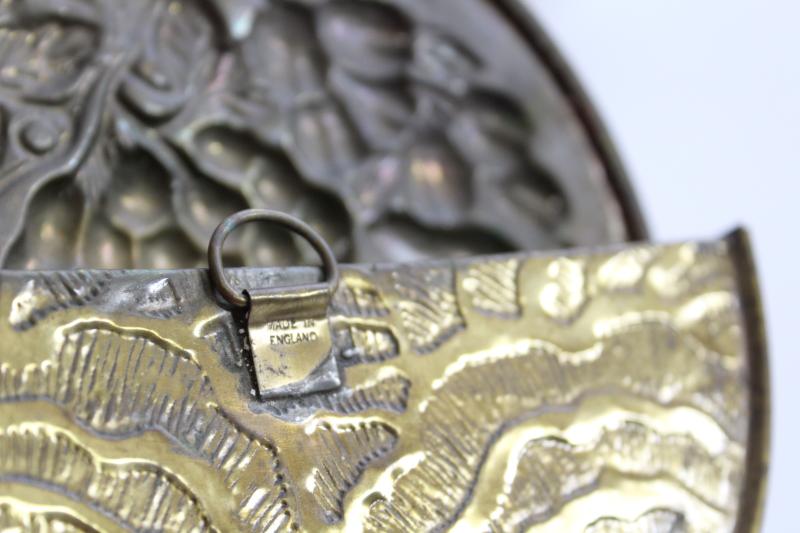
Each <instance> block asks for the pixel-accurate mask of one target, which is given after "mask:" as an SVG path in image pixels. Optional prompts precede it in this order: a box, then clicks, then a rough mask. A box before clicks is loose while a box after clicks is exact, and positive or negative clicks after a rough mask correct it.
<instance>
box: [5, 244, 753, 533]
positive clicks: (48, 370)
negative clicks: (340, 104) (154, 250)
mask: <svg viewBox="0 0 800 533" xmlns="http://www.w3.org/2000/svg"><path fill="white" fill-rule="evenodd" d="M225 274H226V276H227V277H228V279H230V280H231V282H232V283H233V285H234V286H235V287H237V288H239V289H241V288H244V287H264V288H268V287H278V286H292V285H297V284H303V283H313V282H318V281H319V280H320V279H321V274H320V272H319V271H317V270H316V269H311V268H294V269H233V270H228V271H226V273H225ZM758 309H759V307H758V294H757V290H756V288H755V285H754V278H753V272H752V269H751V267H750V257H749V251H748V249H747V244H746V242H745V239H744V237H743V236H742V234H741V233H737V234H734V235H733V236H732V237H729V238H727V239H725V240H721V241H712V242H704V243H684V244H677V245H668V246H651V245H630V246H621V247H616V248H613V249H605V250H577V251H568V252H566V251H562V252H557V253H555V254H550V255H548V254H540V255H537V254H530V253H528V254H516V255H505V256H487V257H474V258H470V259H465V260H455V261H438V262H427V263H420V264H413V265H385V266H373V267H365V266H348V267H343V269H342V276H341V282H340V284H339V287H338V289H337V291H336V293H335V294H334V297H333V299H332V301H331V303H330V306H329V308H328V310H327V312H328V317H329V318H328V320H329V323H330V331H331V339H332V347H333V349H332V351H331V354H330V357H329V358H327V361H326V362H327V364H328V365H329V366H330V368H332V369H333V370H332V371H333V373H334V374H335V375H336V377H337V379H338V380H339V381H340V383H339V384H337V385H335V386H331V387H325V388H320V389H316V390H311V389H309V390H304V391H296V392H295V393H293V394H291V395H287V396H283V397H272V398H266V399H264V398H258V397H257V394H256V391H255V390H253V387H252V383H253V382H252V379H251V374H252V372H253V368H252V362H251V359H250V358H249V356H248V354H247V353H246V352H245V351H244V350H243V345H244V342H245V336H244V332H245V328H246V327H247V326H246V323H245V317H244V316H243V315H242V314H240V313H238V312H237V311H236V310H235V309H234V310H229V309H224V308H222V307H221V306H220V305H219V302H218V301H217V300H216V299H215V297H214V295H213V293H212V289H211V286H210V284H209V280H208V274H207V272H206V271H204V270H175V271H88V270H73V271H60V272H11V271H6V272H2V273H1V274H0V318H2V320H0V345H2V359H0V450H1V451H2V453H0V526H2V527H9V528H13V527H17V528H20V529H37V528H38V530H42V531H44V530H56V531H96V530H99V531H116V530H118V529H130V530H137V531H210V530H217V531H225V532H228V531H281V530H292V529H295V530H303V531H325V530H334V531H335V530H347V531H403V532H405V531H441V530H446V529H449V530H452V531H521V530H522V531H524V530H529V531H557V532H563V531H588V532H594V533H597V532H606V531H669V532H674V531H713V532H716V531H731V530H738V531H743V530H750V529H754V528H756V527H757V524H758V510H759V509H760V501H761V496H762V486H763V478H764V464H765V453H766V439H767V415H768V409H767V404H766V402H767V397H768V395H767V393H766V379H765V360H764V357H765V353H764V346H763V338H762V329H761V328H762V325H761V320H760V316H759V312H758ZM273 318H274V317H273ZM267 386H268V385H267ZM323 389H324V390H323Z"/></svg>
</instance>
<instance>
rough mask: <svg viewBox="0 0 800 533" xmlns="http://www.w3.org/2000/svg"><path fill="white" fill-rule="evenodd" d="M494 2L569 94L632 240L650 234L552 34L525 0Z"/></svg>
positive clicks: (619, 162)
mask: <svg viewBox="0 0 800 533" xmlns="http://www.w3.org/2000/svg"><path fill="white" fill-rule="evenodd" d="M484 1H485V2H488V3H489V4H490V5H492V6H494V7H495V8H496V9H497V10H498V11H499V12H500V14H501V15H502V16H503V18H505V19H506V20H507V22H508V23H509V24H510V25H511V26H512V27H513V28H514V29H515V30H516V31H517V33H518V34H519V35H520V36H521V37H522V38H523V39H524V40H526V41H527V42H528V44H529V45H530V46H531V47H532V48H533V49H534V50H535V51H536V53H537V54H538V56H539V58H540V59H541V60H542V62H543V63H544V66H545V68H546V69H547V70H548V71H549V72H550V73H551V75H552V76H553V79H554V81H555V83H556V85H557V86H558V88H559V89H560V91H561V93H562V94H563V95H564V96H565V97H566V98H567V100H568V101H569V104H570V105H571V106H572V109H573V111H574V112H575V114H576V116H577V117H578V120H579V121H580V123H581V125H582V126H583V128H584V130H585V131H586V133H587V137H588V140H589V143H590V144H591V146H592V148H593V149H594V151H595V152H596V153H597V156H598V158H599V159H600V161H601V163H602V164H603V167H604V168H605V170H606V175H607V179H608V183H609V186H610V187H611V190H612V192H613V194H614V196H615V197H616V199H617V201H618V202H619V205H620V208H621V211H622V217H623V220H624V223H625V229H626V233H627V239H628V240H629V241H644V240H647V239H648V238H649V237H650V232H649V230H648V227H647V223H646V221H645V218H644V216H643V214H642V209H641V204H640V203H639V201H638V199H637V195H636V193H635V191H634V188H633V186H632V185H631V181H630V179H629V176H628V173H627V172H626V170H625V167H624V165H623V163H622V160H621V158H620V156H619V154H618V152H617V150H616V148H615V147H614V144H613V143H612V141H611V137H610V135H609V133H608V131H607V129H606V127H605V125H604V123H603V121H602V120H601V118H600V115H599V113H598V112H597V110H596V108H595V107H594V105H593V104H592V103H591V100H590V99H589V96H588V95H587V93H586V91H585V90H584V89H583V86H582V85H581V83H580V82H579V81H578V78H577V76H576V75H575V73H574V72H573V71H572V69H571V68H570V66H569V64H568V63H567V62H566V60H565V59H564V57H563V56H562V55H561V53H560V52H559V51H558V50H557V48H556V46H555V44H554V43H553V41H552V39H551V38H550V36H549V35H548V34H547V32H546V31H545V30H544V29H543V27H542V26H541V24H540V23H539V21H538V20H537V18H536V16H535V15H534V13H533V12H532V11H531V8H529V7H526V6H525V5H524V3H523V2H524V0H484Z"/></svg>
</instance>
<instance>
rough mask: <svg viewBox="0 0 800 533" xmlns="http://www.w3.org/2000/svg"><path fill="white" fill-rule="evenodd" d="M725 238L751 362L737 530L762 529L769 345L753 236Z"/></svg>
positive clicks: (742, 232)
mask: <svg viewBox="0 0 800 533" xmlns="http://www.w3.org/2000/svg"><path fill="white" fill-rule="evenodd" d="M726 241H727V243H728V246H730V250H731V256H732V257H733V261H734V264H735V267H736V282H737V284H738V285H739V287H738V289H739V294H740V295H741V296H740V298H741V306H742V315H743V318H744V323H745V330H744V332H743V333H744V343H745V349H746V350H747V360H748V363H749V365H750V366H749V370H750V380H749V383H748V388H749V389H750V390H749V392H750V408H749V410H748V417H749V418H748V429H749V431H748V439H747V448H746V450H747V451H746V456H745V473H744V481H743V483H742V493H741V496H740V498H739V501H740V504H739V509H738V512H737V516H736V525H735V531H737V532H750V531H752V532H756V531H760V529H761V523H762V520H763V516H764V502H765V498H766V492H767V478H768V469H769V456H770V426H771V420H770V418H771V417H770V394H771V389H770V380H769V359H768V355H769V347H768V344H767V335H766V322H765V320H764V308H763V304H762V301H761V292H760V288H759V282H758V271H757V268H756V264H755V259H754V256H753V247H752V244H751V242H750V236H749V234H748V233H747V231H746V230H744V229H741V228H740V229H737V230H734V231H733V232H732V233H731V234H730V235H728V236H727V238H726Z"/></svg>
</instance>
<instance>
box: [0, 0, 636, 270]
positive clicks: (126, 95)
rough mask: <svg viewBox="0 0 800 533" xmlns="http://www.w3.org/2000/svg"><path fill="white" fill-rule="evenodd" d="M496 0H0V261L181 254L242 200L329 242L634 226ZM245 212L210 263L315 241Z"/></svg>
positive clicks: (155, 262) (343, 244)
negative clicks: (260, 223)
mask: <svg viewBox="0 0 800 533" xmlns="http://www.w3.org/2000/svg"><path fill="white" fill-rule="evenodd" d="M529 19H530V14H529V13H528V12H526V11H525V10H524V9H522V8H521V7H520V6H517V5H516V4H515V3H514V2H513V1H509V0H503V1H496V2H494V1H486V0H437V1H436V2H428V1H419V0H386V1H365V0H324V1H316V0H315V1H308V0H272V1H269V2H267V1H262V0H173V1H167V0H137V1H128V0H48V1H43V2H28V1H24V0H10V1H6V2H2V3H0V99H2V108H3V117H2V123H3V131H4V132H5V135H3V136H2V138H1V139H0V149H1V150H0V228H2V231H0V265H4V266H5V267H6V268H16V269H37V268H38V269H54V268H55V269H64V268H73V267H94V268H178V267H194V266H197V265H199V264H203V252H204V250H205V246H206V244H207V243H208V239H209V237H210V236H211V233H212V231H213V229H214V228H215V227H216V226H217V224H218V223H219V222H220V221H221V220H222V219H223V218H224V217H225V216H227V215H229V214H232V213H234V212H236V211H239V210H242V209H245V208H247V207H258V208H271V209H277V210H280V211H284V212H287V213H291V214H293V215H295V216H298V217H299V218H301V219H303V220H305V221H306V222H307V223H309V224H310V225H311V226H312V227H314V228H315V229H316V230H317V231H318V232H320V233H321V234H322V236H323V237H324V238H325V239H326V241H327V242H329V243H330V245H331V247H332V248H333V249H334V252H335V253H336V255H337V257H338V258H339V259H340V260H343V261H344V260H348V261H378V260H395V261H396V260H411V259H421V258H430V257H449V256H468V255H475V254H479V253H496V252H504V251H513V250H521V249H548V248H560V247H566V246H583V245H595V244H602V243H607V242H618V241H623V240H626V239H629V238H641V237H642V236H643V231H642V228H641V223H640V218H639V217H638V213H637V207H636V204H635V202H633V201H631V200H630V198H629V197H628V194H627V192H626V186H625V178H624V176H623V175H622V172H621V170H620V168H619V165H618V164H617V163H616V160H615V158H614V156H613V152H612V151H611V149H610V148H609V143H608V142H607V141H606V139H605V136H604V134H603V133H602V131H600V129H599V127H598V125H597V121H596V120H594V119H593V118H592V117H591V112H590V111H589V107H588V106H587V104H586V102H585V100H584V99H583V98H581V97H580V91H579V89H578V88H577V87H576V86H575V84H574V83H571V82H570V81H569V80H570V78H569V76H568V74H567V73H566V72H565V67H564V66H563V65H562V64H561V63H560V62H559V61H558V59H557V57H556V55H555V53H554V51H553V50H552V49H551V48H549V47H548V46H547V44H546V39H544V37H543V36H542V35H541V33H540V32H538V30H537V29H536V27H535V24H534V23H533V22H532V21H531V20H529ZM300 244H301V243H300V242H299V241H297V240H296V239H293V238H292V237H291V236H289V235H286V234H285V233H283V232H280V231H277V230H276V231H272V232H269V231H255V230H254V229H252V228H249V229H248V230H246V231H245V232H244V234H243V235H242V236H241V238H237V239H235V240H233V241H232V242H230V243H229V246H228V247H227V248H226V255H227V258H226V260H227V261H228V263H229V264H237V263H238V264H245V265H262V264H273V265H295V264H298V263H299V262H302V261H303V260H305V259H309V260H310V259H313V254H311V255H309V254H306V252H309V251H308V250H305V249H304V248H303V247H302V246H301V245H300Z"/></svg>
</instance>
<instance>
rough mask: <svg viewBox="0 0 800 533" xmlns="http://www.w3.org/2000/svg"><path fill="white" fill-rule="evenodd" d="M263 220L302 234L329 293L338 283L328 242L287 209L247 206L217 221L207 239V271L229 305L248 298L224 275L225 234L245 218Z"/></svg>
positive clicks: (226, 235)
mask: <svg viewBox="0 0 800 533" xmlns="http://www.w3.org/2000/svg"><path fill="white" fill-rule="evenodd" d="M254 221H266V222H272V223H273V224H275V225H278V226H281V227H284V228H286V229H288V230H290V231H292V232H294V233H296V234H297V235H299V236H301V237H303V238H304V239H305V240H306V241H308V243H309V244H311V246H312V247H313V248H314V250H316V252H317V253H318V254H319V257H320V259H322V267H323V269H324V270H325V277H326V280H325V281H323V283H326V284H327V286H328V290H329V291H330V293H331V294H333V292H334V291H335V290H336V287H337V286H338V285H339V265H338V264H337V262H336V256H334V255H333V251H332V250H331V248H330V246H328V243H327V242H325V240H324V239H323V238H322V237H321V236H320V235H319V234H318V233H317V232H316V231H314V230H313V229H312V228H311V226H309V225H308V224H306V223H305V222H303V221H302V220H299V219H297V218H295V217H293V216H291V215H287V214H286V213H281V212H280V211H272V210H270V209H246V210H244V211H239V212H238V213H235V214H233V215H231V216H229V217H228V218H226V219H225V220H223V221H222V222H220V224H219V226H217V229H215V230H214V234H213V235H212V236H211V240H210V241H209V243H208V272H209V275H210V276H211V283H212V285H213V286H214V287H215V288H216V290H217V291H218V292H219V293H220V294H221V295H222V296H223V297H224V298H225V299H226V300H227V301H228V302H230V303H231V305H234V306H236V307H240V308H244V307H247V305H248V304H249V300H248V298H247V296H246V295H245V293H244V291H242V292H237V291H236V289H235V288H233V286H232V285H231V284H230V283H229V282H228V280H227V279H226V278H225V272H224V267H223V265H222V245H223V244H224V243H225V239H226V238H227V237H228V234H229V233H230V232H231V231H233V230H234V229H236V228H237V227H239V226H240V225H242V224H244V223H246V222H254Z"/></svg>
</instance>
